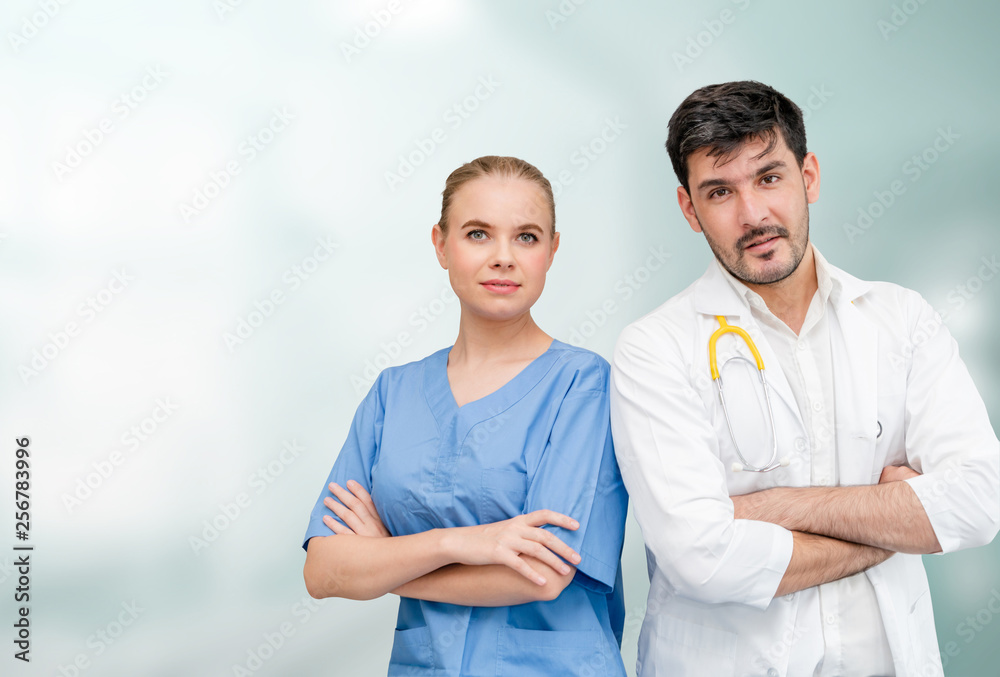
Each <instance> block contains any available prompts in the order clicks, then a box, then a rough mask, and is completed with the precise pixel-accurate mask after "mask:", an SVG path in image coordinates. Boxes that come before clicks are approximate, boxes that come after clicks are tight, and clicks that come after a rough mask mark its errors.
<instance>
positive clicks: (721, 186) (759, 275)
mask: <svg viewBox="0 0 1000 677" xmlns="http://www.w3.org/2000/svg"><path fill="white" fill-rule="evenodd" d="M766 147H767V144H766V143H765V142H764V141H762V140H759V139H755V140H751V141H748V142H747V143H746V144H744V145H743V147H742V148H741V149H740V152H739V154H738V155H736V156H735V157H733V158H731V159H730V160H729V161H728V162H726V163H725V164H721V165H717V164H716V163H717V161H718V160H719V158H718V157H709V156H708V149H707V148H702V149H700V150H698V151H696V152H694V153H692V154H691V156H690V157H688V185H689V186H690V192H689V191H688V190H685V189H684V187H683V186H681V187H678V188H677V201H678V203H679V204H680V207H681V211H682V212H683V213H684V217H685V218H686V219H687V220H688V223H689V224H691V228H692V229H693V230H694V231H695V232H696V233H704V234H705V239H706V240H708V245H709V247H711V248H712V252H713V253H714V254H715V258H717V259H718V260H719V262H720V263H721V264H722V266H723V267H724V268H725V269H726V270H728V271H729V272H730V273H731V274H732V275H733V277H735V278H737V279H738V280H741V281H742V282H744V283H746V284H749V285H767V284H773V283H775V282H780V281H781V280H784V279H785V278H787V277H788V276H789V275H791V274H792V273H793V272H795V270H796V269H797V268H798V265H799V263H800V262H801V261H802V258H803V256H804V255H805V253H806V250H807V249H808V246H809V206H808V205H809V204H811V203H813V202H815V201H816V200H817V199H818V198H819V163H818V162H817V161H816V156H815V155H813V154H812V153H808V154H806V157H805V159H804V161H803V163H802V167H801V168H800V167H799V165H798V162H796V160H795V156H794V155H793V154H792V151H791V150H789V148H788V146H787V145H786V144H785V140H784V139H783V138H782V137H781V134H780V132H779V133H778V139H777V143H776V144H775V146H774V148H773V149H772V150H771V152H769V153H767V154H765V155H761V154H762V153H763V152H764V149H765V148H766Z"/></svg>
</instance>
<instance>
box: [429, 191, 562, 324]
mask: <svg viewBox="0 0 1000 677" xmlns="http://www.w3.org/2000/svg"><path fill="white" fill-rule="evenodd" d="M432 239H433V241H434V248H435V250H436V252H437V257H438V261H439V262H440V263H441V267H442V268H444V269H445V270H447V271H448V277H449V279H450V280H451V286H452V288H453V289H454V290H455V294H456V295H457V296H458V298H459V300H460V301H461V303H462V310H463V312H471V313H473V314H475V315H477V316H480V317H483V318H486V319H492V320H509V319H513V318H516V317H519V316H520V315H523V314H524V313H526V312H528V310H529V309H530V308H531V306H532V305H534V303H535V301H537V300H538V297H539V296H540V295H541V293H542V289H543V288H544V287H545V273H546V272H548V270H549V267H550V266H551V265H552V258H553V257H554V256H555V253H556V249H558V247H559V234H558V233H556V234H555V235H553V234H552V217H551V216H550V212H549V205H548V201H547V200H546V198H545V194H544V193H543V192H542V189H541V188H540V187H538V186H537V185H536V184H535V183H533V182H531V181H527V180H525V179H519V178H501V177H496V176H484V177H480V178H478V179H473V180H472V181H469V182H468V183H466V184H464V185H463V186H462V187H461V188H459V189H458V190H457V191H456V192H455V195H454V196H453V197H452V203H451V208H450V210H449V212H448V233H447V235H445V234H444V233H442V232H441V227H440V226H439V225H436V226H434V230H433V233H432Z"/></svg>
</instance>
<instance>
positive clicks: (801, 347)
mask: <svg viewBox="0 0 1000 677" xmlns="http://www.w3.org/2000/svg"><path fill="white" fill-rule="evenodd" d="M798 346H799V350H805V349H806V342H805V341H799V343H798Z"/></svg>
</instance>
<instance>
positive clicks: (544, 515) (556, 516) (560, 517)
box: [524, 510, 580, 531]
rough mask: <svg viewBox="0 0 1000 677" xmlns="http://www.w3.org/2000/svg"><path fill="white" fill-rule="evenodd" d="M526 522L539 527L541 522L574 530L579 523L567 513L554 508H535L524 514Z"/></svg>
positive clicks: (577, 527) (578, 526)
mask: <svg viewBox="0 0 1000 677" xmlns="http://www.w3.org/2000/svg"><path fill="white" fill-rule="evenodd" d="M524 517H525V518H526V519H525V521H526V523H527V524H528V525H529V526H532V527H540V526H542V525H543V524H551V525H552V526H556V527H562V528H563V529H569V530H570V531H576V530H577V529H579V528H580V523H579V522H577V521H576V520H575V519H573V518H572V517H570V516H569V515H564V514H562V513H561V512H556V511H555V510H535V511H534V512H529V513H528V514H527V515H525V516H524Z"/></svg>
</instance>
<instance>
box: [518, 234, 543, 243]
mask: <svg viewBox="0 0 1000 677" xmlns="http://www.w3.org/2000/svg"><path fill="white" fill-rule="evenodd" d="M517 237H518V239H519V240H521V241H522V242H538V236H537V235H535V234H534V233H521V234H520V235H518V236H517Z"/></svg>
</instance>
